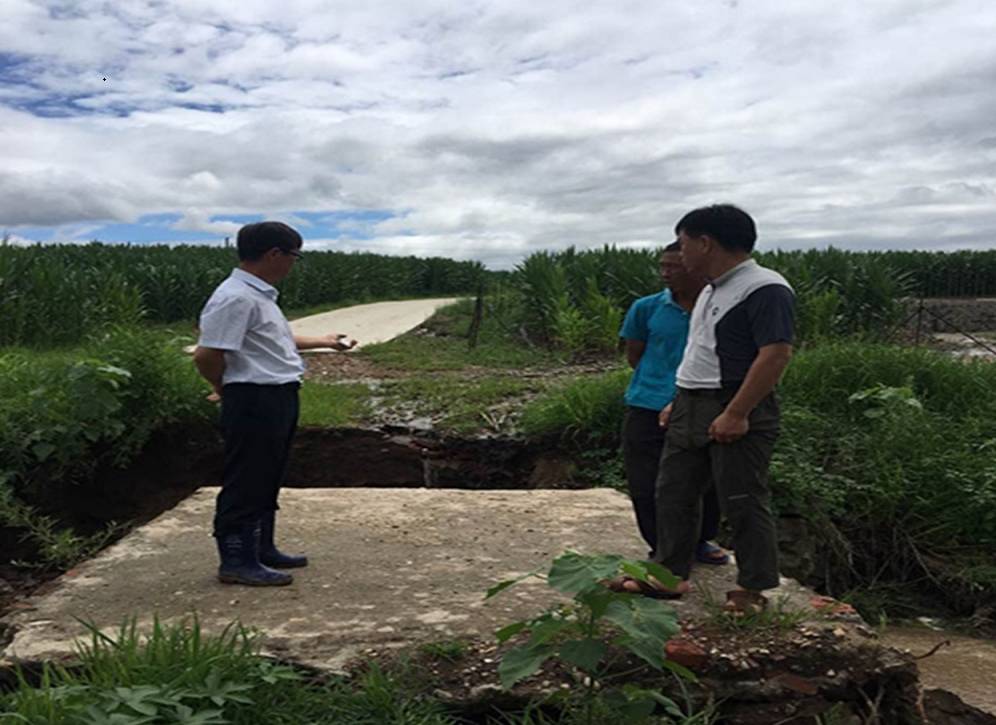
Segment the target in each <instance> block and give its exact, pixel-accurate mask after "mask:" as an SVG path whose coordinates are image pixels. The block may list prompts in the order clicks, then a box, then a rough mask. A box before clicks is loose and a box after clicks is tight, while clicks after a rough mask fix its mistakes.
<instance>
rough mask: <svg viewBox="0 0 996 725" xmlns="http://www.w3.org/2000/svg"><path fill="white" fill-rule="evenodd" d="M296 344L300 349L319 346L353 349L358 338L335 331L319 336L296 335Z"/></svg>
mask: <svg viewBox="0 0 996 725" xmlns="http://www.w3.org/2000/svg"><path fill="white" fill-rule="evenodd" d="M294 344H295V345H297V349H298V350H314V349H316V348H319V347H331V348H332V349H333V350H340V351H342V350H351V349H352V348H354V347H356V340H354V339H352V338H349V337H346V336H345V335H344V334H342V333H341V332H333V333H330V334H328V335H319V336H318V337H306V336H304V335H294Z"/></svg>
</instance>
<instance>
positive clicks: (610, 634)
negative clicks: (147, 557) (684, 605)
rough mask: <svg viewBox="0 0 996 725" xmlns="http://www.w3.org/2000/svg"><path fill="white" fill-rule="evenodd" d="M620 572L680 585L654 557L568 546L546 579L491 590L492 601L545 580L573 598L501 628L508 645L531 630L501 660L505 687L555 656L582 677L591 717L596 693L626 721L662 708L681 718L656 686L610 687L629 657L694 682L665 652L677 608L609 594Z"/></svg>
mask: <svg viewBox="0 0 996 725" xmlns="http://www.w3.org/2000/svg"><path fill="white" fill-rule="evenodd" d="M620 575H625V576H628V577H632V578H633V579H636V580H639V581H642V582H648V583H649V582H650V581H651V579H652V578H653V579H656V580H657V581H658V582H660V583H661V584H663V585H664V586H667V587H674V586H676V585H677V584H678V582H679V580H678V578H677V577H675V576H674V575H672V574H671V573H670V572H669V571H668V570H667V569H665V568H664V567H662V566H660V565H659V564H655V563H653V562H640V561H633V560H629V559H625V558H623V557H621V556H615V555H610V554H595V555H585V554H579V553H577V552H573V551H568V552H566V553H564V554H562V555H561V556H559V557H557V559H555V560H554V562H553V564H552V566H551V567H550V570H549V572H548V573H547V574H546V575H545V576H542V575H540V574H538V573H537V572H532V573H530V574H527V575H526V576H524V577H521V578H519V579H512V580H507V581H503V582H500V583H499V584H496V585H495V586H494V587H492V588H491V589H489V590H488V592H487V595H486V598H490V597H493V596H496V595H497V594H499V593H501V592H502V591H504V590H506V589H508V588H509V587H511V586H514V585H516V584H518V583H520V582H522V581H525V580H526V579H529V578H532V577H539V578H541V579H545V580H546V582H547V584H548V585H549V586H551V587H552V588H554V589H555V590H557V591H558V592H561V593H562V594H567V595H570V596H571V601H570V602H568V603H565V604H562V605H559V606H557V607H554V608H552V609H549V610H547V611H546V612H543V613H541V614H539V615H538V616H536V617H533V618H531V619H528V620H523V621H519V622H514V623H512V624H509V625H508V626H506V627H503V628H502V629H500V630H498V632H497V637H498V640H499V641H500V642H502V643H504V642H508V641H509V640H510V639H511V638H513V637H516V636H519V635H525V634H527V633H528V638H527V639H526V641H525V642H524V643H522V644H520V645H517V646H515V647H512V648H510V649H509V650H508V651H506V652H505V654H504V656H503V657H502V660H501V664H500V665H499V667H498V674H499V676H500V678H501V683H502V686H503V687H505V688H510V687H512V686H513V685H515V683H517V682H519V681H520V680H522V679H524V678H526V677H529V676H530V675H532V674H534V673H536V672H537V671H538V670H539V669H540V667H542V666H543V663H544V662H546V661H547V660H548V659H551V658H557V659H559V660H560V661H562V662H564V663H566V664H567V665H569V666H571V667H573V668H575V669H576V670H577V671H578V672H579V673H580V674H581V677H580V680H581V682H582V684H583V685H584V690H585V704H584V709H585V711H586V712H587V713H588V716H589V717H588V721H589V722H591V721H592V719H591V718H592V717H593V713H594V711H595V709H596V704H595V700H596V697H597V698H599V699H601V701H602V702H611V703H612V705H613V707H614V708H615V710H616V711H617V712H618V713H619V714H620V715H622V716H625V717H627V718H642V717H646V716H647V715H649V714H650V713H651V712H653V710H654V709H655V708H656V707H657V706H658V705H659V706H661V707H663V708H664V709H665V711H667V712H668V713H671V714H675V715H680V714H681V709H680V708H679V707H678V705H677V704H676V703H674V702H673V701H672V700H670V699H669V698H666V697H664V696H663V695H661V694H660V693H658V692H656V691H652V690H645V689H642V688H639V687H636V686H635V685H632V684H623V685H621V686H614V687H610V685H611V684H612V683H613V681H614V680H615V679H618V674H619V673H618V671H617V670H616V666H617V665H618V663H619V661H620V660H621V658H623V657H624V656H627V655H632V656H635V657H637V658H639V660H642V661H643V662H644V663H646V665H649V666H650V667H652V668H653V669H654V670H658V671H671V672H674V673H676V674H678V675H679V676H681V677H686V678H689V679H694V675H692V673H691V672H689V671H688V670H687V669H685V668H684V667H682V666H681V665H679V664H677V663H675V662H672V661H670V660H668V659H666V657H665V653H664V647H665V645H666V644H667V641H668V640H669V639H670V638H671V637H672V636H673V635H675V634H676V633H677V632H678V630H679V625H678V619H677V613H676V612H675V610H674V608H673V607H671V606H668V605H666V604H664V603H662V602H660V601H658V600H654V599H649V598H646V597H641V596H633V595H631V594H626V593H620V592H613V591H610V590H609V589H608V588H607V587H606V586H605V581H606V580H607V579H611V578H613V577H616V576H620Z"/></svg>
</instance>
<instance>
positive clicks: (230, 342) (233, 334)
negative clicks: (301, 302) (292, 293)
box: [197, 268, 304, 385]
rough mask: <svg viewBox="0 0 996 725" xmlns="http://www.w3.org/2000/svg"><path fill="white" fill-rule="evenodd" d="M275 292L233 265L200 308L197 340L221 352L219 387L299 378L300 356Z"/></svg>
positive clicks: (270, 382) (253, 276) (300, 373)
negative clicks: (198, 337) (223, 360)
mask: <svg viewBox="0 0 996 725" xmlns="http://www.w3.org/2000/svg"><path fill="white" fill-rule="evenodd" d="M277 294H278V292H277V290H276V288H275V287H274V286H273V285H271V284H269V283H267V282H265V281H263V280H262V279H260V278H259V277H257V276H256V275H254V274H250V273H249V272H246V271H245V270H242V269H238V268H236V269H233V270H232V273H231V275H229V277H228V278H227V279H226V280H225V281H224V282H222V283H221V284H220V285H218V288H217V289H216V290H215V291H214V293H213V294H212V295H211V297H210V299H208V301H207V304H205V305H204V309H203V310H201V320H200V329H201V334H200V339H199V340H198V341H197V344H198V346H200V347H209V348H212V349H215V350H224V351H225V373H224V375H223V377H222V384H223V385H228V384H229V383H254V384H256V385H283V384H285V383H293V382H300V380H301V376H302V375H303V374H304V360H302V359H301V355H300V354H299V353H298V351H297V345H295V344H294V334H293V333H292V332H291V328H290V324H289V323H288V322H287V318H286V317H284V313H283V312H282V311H281V309H280V307H278V306H277Z"/></svg>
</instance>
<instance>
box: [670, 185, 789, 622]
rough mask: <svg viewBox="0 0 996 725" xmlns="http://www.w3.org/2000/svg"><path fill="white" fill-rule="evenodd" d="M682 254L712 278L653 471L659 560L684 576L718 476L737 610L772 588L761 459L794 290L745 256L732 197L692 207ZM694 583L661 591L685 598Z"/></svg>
mask: <svg viewBox="0 0 996 725" xmlns="http://www.w3.org/2000/svg"><path fill="white" fill-rule="evenodd" d="M675 232H676V233H677V234H678V241H679V242H680V244H681V256H682V261H683V262H684V264H685V266H686V267H687V268H688V271H689V272H690V273H692V274H701V275H703V276H704V277H706V279H708V280H709V284H707V285H706V286H705V288H703V290H702V292H701V293H700V294H699V297H698V299H697V300H696V302H695V307H694V308H693V309H692V317H691V322H690V329H689V337H688V344H687V346H686V347H685V353H684V356H683V357H682V362H681V365H680V367H679V368H678V374H677V385H678V393H677V397H676V398H675V402H674V407H673V409H672V411H671V415H670V419H669V421H668V432H667V439H666V442H665V445H664V453H663V456H662V458H661V467H660V473H659V476H658V479H657V491H656V498H657V526H658V537H657V556H656V557H655V560H656V561H657V562H658V563H660V564H663V565H664V566H666V567H667V568H669V569H670V570H671V571H672V572H674V574H676V575H677V576H679V577H681V578H682V579H683V580H687V578H688V575H689V562H690V561H691V559H692V554H693V552H694V550H695V545H696V543H697V541H698V533H699V528H698V527H699V520H700V517H701V509H702V495H703V492H704V491H703V488H704V485H705V483H706V482H708V481H710V480H712V481H714V482H715V486H716V491H717V493H718V495H719V503H720V507H721V509H722V511H723V513H724V515H725V516H726V518H727V520H728V521H729V522H730V525H731V527H732V529H733V545H734V547H733V548H734V550H735V551H736V559H737V568H738V576H737V584H738V586H739V589H737V590H734V591H731V592H728V593H727V606H728V608H730V609H734V610H737V611H752V610H760V609H762V608H763V607H764V606H765V604H766V602H767V600H766V599H765V597H764V596H763V595H762V592H763V591H764V590H765V589H771V588H774V587H777V586H778V582H779V576H778V551H777V541H776V538H775V524H774V517H773V515H772V513H771V508H770V494H769V490H768V464H769V462H770V460H771V454H772V451H773V449H774V445H775V440H776V439H777V437H778V427H779V412H778V403H777V401H776V400H775V395H774V389H775V385H776V384H777V383H778V380H779V379H780V378H781V375H782V372H783V371H784V370H785V366H786V365H787V364H788V361H789V358H790V357H791V355H792V339H793V325H794V322H793V320H794V304H795V302H794V300H795V297H794V293H793V292H792V288H791V287H790V286H789V284H788V283H787V282H786V281H785V279H784V278H783V277H782V276H781V275H780V274H778V273H777V272H774V271H772V270H769V269H765V268H764V267H761V266H760V265H758V264H757V262H755V261H754V260H753V259H751V252H752V251H753V249H754V242H755V241H756V239H757V231H756V229H755V226H754V220H753V219H751V217H750V216H749V215H748V214H747V213H745V212H744V211H742V210H741V209H738V208H737V207H735V206H731V205H729V204H720V205H715V206H710V207H705V208H702V209H696V210H694V211H692V212H689V213H688V214H686V215H685V216H684V217H682V219H681V220H680V221H679V222H678V224H677V225H676V227H675ZM688 588H689V586H688V582H687V581H683V582H682V583H681V585H680V586H679V587H678V589H676V590H674V591H666V592H664V593H666V594H670V595H673V596H680V594H681V593H683V592H684V591H687V590H688Z"/></svg>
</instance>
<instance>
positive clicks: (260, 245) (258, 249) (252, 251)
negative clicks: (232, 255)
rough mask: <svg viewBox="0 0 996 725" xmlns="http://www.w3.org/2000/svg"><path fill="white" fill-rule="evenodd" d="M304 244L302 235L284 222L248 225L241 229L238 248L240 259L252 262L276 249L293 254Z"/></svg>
mask: <svg viewBox="0 0 996 725" xmlns="http://www.w3.org/2000/svg"><path fill="white" fill-rule="evenodd" d="M302 244H304V240H303V239H302V238H301V235H300V234H298V233H297V231H296V230H295V229H293V228H292V227H289V226H287V225H286V224H284V223H283V222H256V223H255V224H246V225H245V226H244V227H242V228H241V229H239V236H238V240H237V244H236V246H237V247H238V250H239V259H240V260H241V261H244V262H252V261H255V260H257V259H259V258H260V257H262V256H263V255H264V254H266V253H267V252H268V251H270V250H271V249H273V248H274V247H276V248H277V249H279V250H281V251H284V252H291V251H295V250H298V249H300V248H301V245H302Z"/></svg>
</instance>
